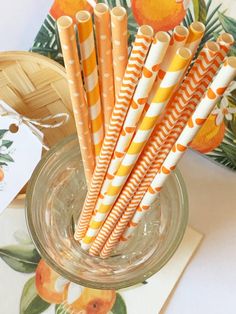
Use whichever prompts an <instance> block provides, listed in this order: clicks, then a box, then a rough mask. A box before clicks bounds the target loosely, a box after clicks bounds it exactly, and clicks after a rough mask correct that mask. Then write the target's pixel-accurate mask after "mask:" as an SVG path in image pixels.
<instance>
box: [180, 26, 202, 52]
mask: <svg viewBox="0 0 236 314" xmlns="http://www.w3.org/2000/svg"><path fill="white" fill-rule="evenodd" d="M205 29H206V28H205V25H204V24H203V23H201V22H193V23H192V24H191V25H190V26H189V36H188V39H187V41H186V45H185V47H187V48H188V49H190V50H191V51H192V54H193V56H194V55H195V53H196V51H197V48H198V46H199V44H200V42H201V40H202V37H203V35H204V32H205Z"/></svg>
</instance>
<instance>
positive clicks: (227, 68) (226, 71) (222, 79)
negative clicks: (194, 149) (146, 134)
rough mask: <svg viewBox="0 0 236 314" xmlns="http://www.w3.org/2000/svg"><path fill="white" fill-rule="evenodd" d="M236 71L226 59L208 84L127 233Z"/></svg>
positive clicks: (233, 63)
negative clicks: (209, 84)
mask: <svg viewBox="0 0 236 314" xmlns="http://www.w3.org/2000/svg"><path fill="white" fill-rule="evenodd" d="M235 75H236V57H229V58H227V59H226V61H225V63H224V65H223V66H222V68H221V70H220V71H219V72H218V74H217V75H216V77H215V78H214V80H213V82H212V84H211V86H210V87H209V88H208V90H207V93H206V94H205V96H204V97H203V99H202V100H201V101H200V103H199V105H198V106H197V108H196V110H195V112H194V113H193V115H192V117H191V118H190V119H189V120H188V122H187V125H186V126H185V128H184V129H183V131H182V133H181V135H180V136H179V138H178V140H177V141H176V143H175V144H174V145H173V147H172V150H171V151H170V153H169V154H168V156H167V158H166V159H165V161H164V162H163V164H162V166H161V169H160V170H159V172H158V173H157V175H156V176H155V178H154V180H153V181H152V183H151V185H150V187H149V188H148V191H147V193H146V194H145V196H144V197H143V199H142V201H141V203H140V206H139V208H138V210H137V211H136V212H135V215H134V217H133V218H132V222H134V225H133V228H132V227H129V228H128V229H127V231H126V232H125V234H124V237H126V238H128V237H130V235H131V233H133V231H134V229H135V228H136V227H137V225H138V223H139V222H140V220H141V219H142V217H143V216H144V215H145V213H146V212H147V211H148V210H149V209H150V206H151V205H152V203H153V202H154V201H155V200H156V198H157V195H158V194H159V192H160V190H161V189H162V187H163V185H164V183H165V180H166V179H167V177H168V176H169V175H170V173H171V172H172V171H173V170H174V168H175V167H176V165H177V163H178V162H179V160H180V159H181V157H182V156H183V155H184V153H185V151H186V150H187V147H188V145H189V144H190V143H191V141H192V140H193V138H194V136H195V135H196V134H197V132H198V131H199V129H200V128H201V126H202V125H203V123H204V122H205V121H206V119H207V117H208V115H209V114H210V113H211V111H212V109H213V108H214V106H215V104H216V103H217V101H218V100H219V99H220V97H221V96H222V95H223V93H224V91H225V90H226V88H227V86H228V85H229V84H230V82H231V81H232V80H233V79H234V77H235ZM106 256H107V248H106V246H104V248H103V251H102V252H101V257H106Z"/></svg>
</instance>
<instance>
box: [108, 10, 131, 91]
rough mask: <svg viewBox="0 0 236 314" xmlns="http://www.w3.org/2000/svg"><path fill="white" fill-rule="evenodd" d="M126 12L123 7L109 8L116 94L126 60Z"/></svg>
mask: <svg viewBox="0 0 236 314" xmlns="http://www.w3.org/2000/svg"><path fill="white" fill-rule="evenodd" d="M127 23H128V18H127V12H126V10H125V8H123V7H115V8H113V9H112V10H111V26H112V46H113V50H112V52H113V68H114V81H115V95H116V96H118V94H119V91H120V87H121V84H122V80H123V77H124V74H125V69H126V66H127V62H128V29H127V27H128V26H127Z"/></svg>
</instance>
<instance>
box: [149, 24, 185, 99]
mask: <svg viewBox="0 0 236 314" xmlns="http://www.w3.org/2000/svg"><path fill="white" fill-rule="evenodd" d="M188 35H189V31H188V29H187V28H186V27H185V26H180V25H178V26H176V27H175V28H174V30H173V34H172V36H171V40H170V45H169V47H168V49H167V52H166V55H165V58H164V59H163V61H162V63H161V65H160V70H159V72H158V75H157V77H156V80H155V84H154V85H153V87H152V90H151V92H150V95H149V98H148V103H149V104H150V103H151V102H152V99H153V97H154V95H155V93H156V91H157V88H158V87H159V86H160V83H161V81H162V80H163V78H164V76H165V73H166V71H167V69H168V67H169V65H170V63H171V61H172V59H173V57H174V56H175V54H176V51H177V50H178V49H179V48H181V47H184V44H185V43H186V40H187V38H188Z"/></svg>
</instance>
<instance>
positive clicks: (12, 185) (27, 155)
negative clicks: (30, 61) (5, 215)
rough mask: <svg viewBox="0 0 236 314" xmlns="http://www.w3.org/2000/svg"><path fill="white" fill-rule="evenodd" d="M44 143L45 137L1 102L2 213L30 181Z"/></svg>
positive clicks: (0, 205) (0, 169) (0, 206)
mask: <svg viewBox="0 0 236 314" xmlns="http://www.w3.org/2000/svg"><path fill="white" fill-rule="evenodd" d="M42 143H43V133H42V132H40V131H39V130H38V129H37V128H35V127H34V126H33V125H32V124H30V123H29V122H27V123H24V122H23V121H22V120H21V117H20V115H19V114H18V113H17V112H16V111H14V110H13V109H12V108H11V107H9V106H8V105H7V104H5V103H4V102H3V101H0V213H1V212H2V211H3V210H4V209H5V208H6V207H7V206H8V205H9V204H10V202H11V201H12V200H13V199H14V198H15V197H16V195H17V194H18V193H19V192H20V190H21V189H22V188H23V187H24V185H25V184H26V183H27V182H28V180H29V179H30V177H31V174H32V172H33V170H34V168H35V167H36V165H37V164H38V162H39V161H40V159H41V155H42Z"/></svg>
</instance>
